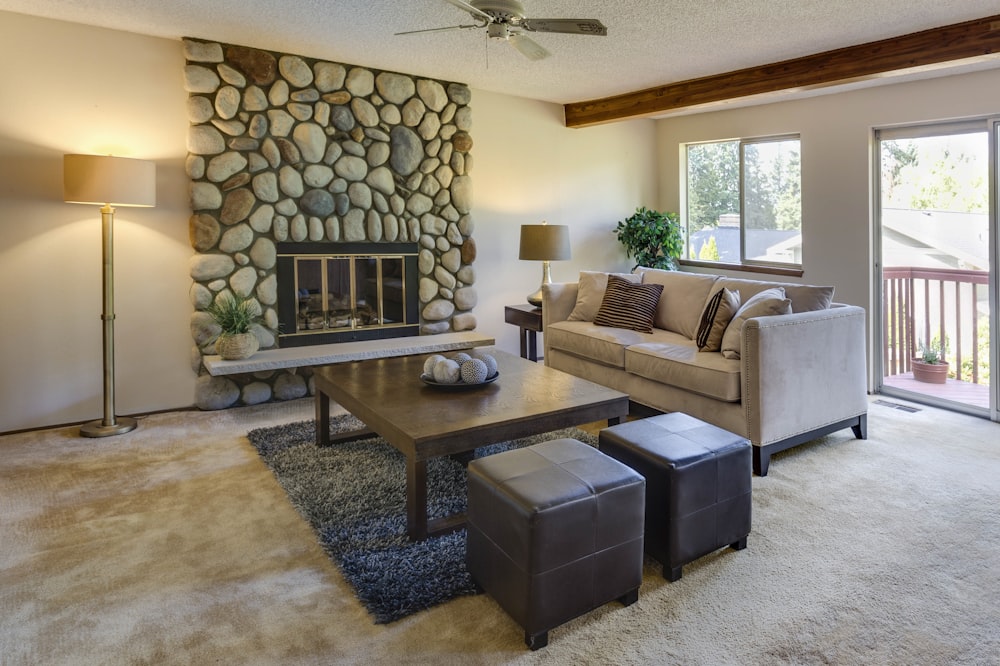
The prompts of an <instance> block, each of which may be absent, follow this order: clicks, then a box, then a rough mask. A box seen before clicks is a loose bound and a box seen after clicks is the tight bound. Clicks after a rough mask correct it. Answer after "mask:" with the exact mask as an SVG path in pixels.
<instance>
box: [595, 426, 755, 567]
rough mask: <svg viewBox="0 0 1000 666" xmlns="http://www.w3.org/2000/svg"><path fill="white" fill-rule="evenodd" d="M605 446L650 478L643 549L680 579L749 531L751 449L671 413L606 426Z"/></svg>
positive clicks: (740, 544) (743, 541)
mask: <svg viewBox="0 0 1000 666" xmlns="http://www.w3.org/2000/svg"><path fill="white" fill-rule="evenodd" d="M599 446H600V449H601V451H603V452H604V453H606V454H608V455H609V456H611V457H612V458H615V459H616V460H620V461H622V462H623V463H625V464H626V465H628V466H629V467H631V468H633V469H634V470H636V471H637V472H639V473H640V474H642V475H643V477H645V479H646V540H645V544H646V545H645V548H646V552H647V553H649V554H650V555H651V556H652V557H654V558H656V560H657V561H659V562H660V563H661V564H662V565H663V577H664V578H666V579H667V580H669V581H675V580H677V579H679V578H680V577H681V568H682V567H683V565H685V564H688V563H689V562H692V561H694V560H696V559H697V558H699V557H701V556H703V555H707V554H708V553H710V552H712V551H714V550H717V549H719V548H722V547H724V546H730V547H731V548H733V549H734V550H742V549H743V548H746V545H747V535H748V534H750V510H751V501H750V500H751V483H750V480H751V475H752V469H751V446H750V442H749V441H747V440H746V439H745V438H743V437H740V436H739V435H735V434H733V433H731V432H729V431H728V430H723V429H722V428H717V427H716V426H714V425H711V424H708V423H705V422H704V421H701V420H699V419H696V418H694V417H692V416H688V415H687V414H682V413H680V412H673V413H670V414H663V415H660V416H653V417H650V418H646V419H639V420H636V421H629V422H627V423H621V424H619V425H616V426H612V427H610V428H605V429H604V430H602V431H601V433H600V435H599Z"/></svg>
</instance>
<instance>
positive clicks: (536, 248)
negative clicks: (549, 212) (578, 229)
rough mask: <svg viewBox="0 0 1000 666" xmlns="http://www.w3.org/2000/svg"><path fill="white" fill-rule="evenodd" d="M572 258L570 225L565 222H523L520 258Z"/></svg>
mask: <svg viewBox="0 0 1000 666" xmlns="http://www.w3.org/2000/svg"><path fill="white" fill-rule="evenodd" d="M569 258H570V249H569V227H568V226H566V225H565V224H522V225H521V251H520V253H519V254H518V259H526V260H528V261H565V260H567V259H569Z"/></svg>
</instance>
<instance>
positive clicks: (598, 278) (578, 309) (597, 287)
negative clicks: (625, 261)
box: [567, 271, 642, 321]
mask: <svg viewBox="0 0 1000 666" xmlns="http://www.w3.org/2000/svg"><path fill="white" fill-rule="evenodd" d="M608 275H617V276H618V277H620V278H622V279H624V280H628V281H629V282H635V283H638V282H639V280H641V279H642V278H641V277H640V276H638V275H632V274H631V273H602V272H600V271H580V282H579V288H578V289H577V292H576V305H575V306H574V307H573V311H572V312H570V313H569V317H567V319H568V320H569V321H594V317H596V316H597V311H598V310H600V309H601V301H603V300H604V290H605V289H607V288H608Z"/></svg>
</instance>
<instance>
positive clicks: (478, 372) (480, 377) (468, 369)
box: [462, 358, 489, 384]
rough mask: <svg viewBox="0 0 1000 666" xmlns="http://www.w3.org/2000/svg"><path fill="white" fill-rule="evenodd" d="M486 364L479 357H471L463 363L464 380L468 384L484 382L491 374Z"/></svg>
mask: <svg viewBox="0 0 1000 666" xmlns="http://www.w3.org/2000/svg"><path fill="white" fill-rule="evenodd" d="M488 372H489V370H488V369H487V368H486V364H485V363H483V362H482V361H481V360H479V359H478V358H471V359H469V360H468V361H466V362H465V363H463V364H462V381H463V382H465V383H466V384H482V383H483V382H485V381H486V378H487V377H488V376H489V374H488Z"/></svg>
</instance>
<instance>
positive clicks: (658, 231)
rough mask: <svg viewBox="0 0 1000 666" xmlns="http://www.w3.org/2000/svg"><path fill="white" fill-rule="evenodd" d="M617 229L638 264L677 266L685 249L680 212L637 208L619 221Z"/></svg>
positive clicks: (673, 267) (649, 266)
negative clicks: (630, 214) (678, 213)
mask: <svg viewBox="0 0 1000 666" xmlns="http://www.w3.org/2000/svg"><path fill="white" fill-rule="evenodd" d="M615 233H616V234H617V235H618V240H619V241H620V242H621V244H622V245H624V246H625V252H626V253H627V254H628V256H629V257H632V258H634V259H635V261H636V266H646V267H648V268H664V269H668V270H674V269H676V268H677V260H678V259H679V258H680V257H681V253H682V252H683V251H684V236H683V234H682V233H681V224H680V218H679V216H678V215H677V213H661V212H659V211H655V210H647V209H646V208H644V207H640V208H636V209H635V213H634V214H633V215H632V216H630V217H627V218H625V219H624V220H622V221H620V222H618V226H617V227H615Z"/></svg>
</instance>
